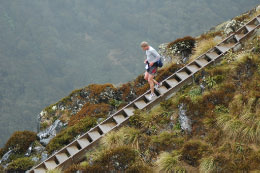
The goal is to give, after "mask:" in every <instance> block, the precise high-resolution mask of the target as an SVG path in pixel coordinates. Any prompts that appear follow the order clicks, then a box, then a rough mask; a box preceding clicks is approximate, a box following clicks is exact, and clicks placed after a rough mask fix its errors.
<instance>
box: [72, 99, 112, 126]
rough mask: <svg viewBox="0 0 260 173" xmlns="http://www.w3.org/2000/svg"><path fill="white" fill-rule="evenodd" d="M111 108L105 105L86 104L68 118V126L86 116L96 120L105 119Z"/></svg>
mask: <svg viewBox="0 0 260 173" xmlns="http://www.w3.org/2000/svg"><path fill="white" fill-rule="evenodd" d="M110 108H111V106H110V105H109V104H106V103H100V104H92V103H86V104H85V105H84V106H83V107H82V109H81V110H80V111H79V112H78V113H77V114H76V115H74V116H72V117H71V118H70V121H69V126H73V125H74V124H76V123H77V122H79V121H81V120H82V119H83V118H84V117H86V116H92V117H96V118H103V117H106V116H107V114H108V113H109V110H110Z"/></svg>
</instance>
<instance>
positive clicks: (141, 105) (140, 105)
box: [134, 99, 147, 109]
mask: <svg viewBox="0 0 260 173" xmlns="http://www.w3.org/2000/svg"><path fill="white" fill-rule="evenodd" d="M134 104H135V106H136V107H137V108H138V109H143V108H144V107H145V106H146V105H147V103H145V101H144V100H143V99H140V100H138V101H136V102H135V103H134Z"/></svg>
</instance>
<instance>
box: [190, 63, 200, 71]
mask: <svg viewBox="0 0 260 173" xmlns="http://www.w3.org/2000/svg"><path fill="white" fill-rule="evenodd" d="M187 68H188V69H189V70H190V71H191V72H192V73H196V72H197V71H199V70H200V68H199V67H198V66H197V65H196V64H190V65H188V66H187Z"/></svg>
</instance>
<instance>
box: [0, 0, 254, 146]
mask: <svg viewBox="0 0 260 173" xmlns="http://www.w3.org/2000/svg"><path fill="white" fill-rule="evenodd" d="M257 4H259V1H258V0H250V1H246V0H236V1H235V0H228V1H224V0H220V1H213V0H211V1H207V0H194V1H188V0H184V1H183V0H176V1H170V0H165V1H163V2H159V1H155V0H152V1H148V0H141V1H137V0H131V1H130V0H125V1H119V0H108V1H100V0H97V1H90V0H87V1H83V0H77V1H69V0H55V1H51V0H46V1H43V0H42V1H27V0H14V1H7V0H1V3H0V62H1V63H0V79H1V83H0V119H1V121H0V131H1V134H0V139H1V140H0V146H1V145H3V144H4V143H5V141H6V139H7V138H8V137H9V136H10V134H11V133H12V132H13V131H17V130H24V129H29V130H36V121H37V119H36V115H37V114H38V113H39V112H40V111H41V110H42V109H43V108H44V107H45V106H47V105H49V104H50V103H52V102H55V101H57V100H59V98H61V97H63V96H64V95H67V93H69V92H70V91H71V90H73V89H75V88H80V87H82V86H85V85H87V84H90V83H106V82H109V83H115V84H118V83H123V82H126V81H128V80H130V79H132V78H134V77H136V76H137V75H138V74H140V73H142V72H143V71H144V70H143V64H142V62H143V56H144V55H143V52H142V51H141V50H140V48H139V43H140V42H141V41H142V40H147V41H148V42H151V44H152V46H153V47H157V46H158V45H159V44H160V43H162V42H170V41H172V40H174V39H176V38H177V37H182V36H184V35H192V36H195V35H198V34H200V33H202V32H203V31H206V30H208V28H210V27H211V26H214V25H216V24H218V23H220V22H221V21H225V20H227V19H230V18H231V17H234V16H236V15H238V14H240V13H242V12H244V11H247V10H249V9H251V8H253V7H254V6H256V5H257Z"/></svg>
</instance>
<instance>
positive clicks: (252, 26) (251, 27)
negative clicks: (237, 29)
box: [246, 25, 255, 32]
mask: <svg viewBox="0 0 260 173" xmlns="http://www.w3.org/2000/svg"><path fill="white" fill-rule="evenodd" d="M246 29H247V30H248V32H251V31H252V30H254V29H255V25H246Z"/></svg>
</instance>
